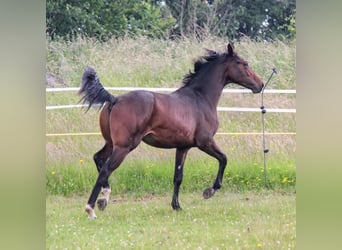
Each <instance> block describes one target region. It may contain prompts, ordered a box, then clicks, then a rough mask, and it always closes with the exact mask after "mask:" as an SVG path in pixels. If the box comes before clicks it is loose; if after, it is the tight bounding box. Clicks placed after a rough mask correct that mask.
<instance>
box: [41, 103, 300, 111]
mask: <svg viewBox="0 0 342 250" xmlns="http://www.w3.org/2000/svg"><path fill="white" fill-rule="evenodd" d="M87 106H88V105H84V104H76V105H59V106H46V110H55V109H70V108H81V107H87ZM265 110H266V112H270V113H296V109H271V108H270V109H267V108H266V109H265ZM217 111H223V112H261V110H260V108H239V107H217Z"/></svg>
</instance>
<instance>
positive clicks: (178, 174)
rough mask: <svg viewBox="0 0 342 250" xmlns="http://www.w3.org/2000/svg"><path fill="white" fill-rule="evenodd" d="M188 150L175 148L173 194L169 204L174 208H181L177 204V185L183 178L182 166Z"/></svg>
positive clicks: (178, 185)
mask: <svg viewBox="0 0 342 250" xmlns="http://www.w3.org/2000/svg"><path fill="white" fill-rule="evenodd" d="M188 151H189V148H177V150H176V161H175V173H174V177H173V185H174V188H173V196H172V202H171V206H172V208H173V209H174V210H180V209H182V208H181V207H180V205H179V201H178V194H179V187H180V185H181V183H182V180H183V167H184V161H185V158H186V155H187V153H188Z"/></svg>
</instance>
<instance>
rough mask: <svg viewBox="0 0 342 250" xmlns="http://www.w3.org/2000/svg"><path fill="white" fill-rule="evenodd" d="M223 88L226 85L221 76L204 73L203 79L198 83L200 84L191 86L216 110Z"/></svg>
mask: <svg viewBox="0 0 342 250" xmlns="http://www.w3.org/2000/svg"><path fill="white" fill-rule="evenodd" d="M223 87H224V83H223V79H221V75H220V74H214V73H211V74H206V72H203V76H202V79H201V81H198V84H194V85H192V86H190V88H192V89H193V90H194V91H196V92H197V93H198V94H200V95H201V96H202V97H203V98H205V99H206V100H207V102H208V103H209V104H210V105H211V106H212V107H213V108H215V109H216V107H217V104H218V102H219V99H220V97H221V94H222V90H223Z"/></svg>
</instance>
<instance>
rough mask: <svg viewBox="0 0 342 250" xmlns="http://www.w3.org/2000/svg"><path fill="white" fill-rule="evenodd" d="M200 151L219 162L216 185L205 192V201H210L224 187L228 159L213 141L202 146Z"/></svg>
mask: <svg viewBox="0 0 342 250" xmlns="http://www.w3.org/2000/svg"><path fill="white" fill-rule="evenodd" d="M199 149H200V150H202V151H204V152H206V153H207V154H209V155H211V156H213V157H214V158H216V159H217V160H218V162H219V169H218V173H217V177H216V180H215V182H214V185H213V186H212V187H209V188H207V189H205V190H204V191H203V197H204V199H209V198H210V197H212V196H213V195H214V194H215V192H216V191H217V190H218V189H220V188H221V186H222V179H223V174H224V170H225V168H226V165H227V157H226V155H225V154H224V153H222V151H221V150H220V149H219V147H218V146H217V145H216V143H215V141H214V140H213V139H212V140H210V141H209V142H207V143H205V144H204V145H202V146H200V147H199Z"/></svg>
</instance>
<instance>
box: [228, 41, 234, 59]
mask: <svg viewBox="0 0 342 250" xmlns="http://www.w3.org/2000/svg"><path fill="white" fill-rule="evenodd" d="M227 48H228V55H230V56H232V55H234V54H235V52H234V50H235V47H234V43H228V46H227Z"/></svg>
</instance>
